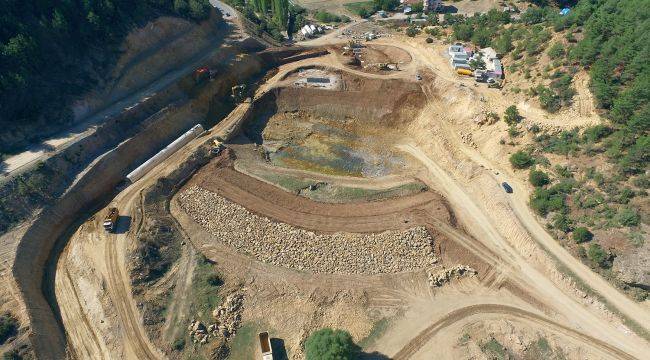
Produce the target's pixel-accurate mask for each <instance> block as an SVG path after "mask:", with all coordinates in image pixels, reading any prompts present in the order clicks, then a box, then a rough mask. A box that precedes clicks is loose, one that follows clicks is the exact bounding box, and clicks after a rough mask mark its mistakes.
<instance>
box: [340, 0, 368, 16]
mask: <svg viewBox="0 0 650 360" xmlns="http://www.w3.org/2000/svg"><path fill="white" fill-rule="evenodd" d="M343 6H345V8H346V9H348V10H349V11H350V12H351V13H353V14H357V15H359V16H360V17H362V18H364V19H365V18H367V17H370V15H371V14H372V13H373V12H374V11H375V3H374V2H373V1H360V2H354V3H347V4H345V5H343Z"/></svg>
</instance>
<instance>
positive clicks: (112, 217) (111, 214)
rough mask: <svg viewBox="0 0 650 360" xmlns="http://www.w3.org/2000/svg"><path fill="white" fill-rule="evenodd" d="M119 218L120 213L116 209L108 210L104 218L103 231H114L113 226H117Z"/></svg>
mask: <svg viewBox="0 0 650 360" xmlns="http://www.w3.org/2000/svg"><path fill="white" fill-rule="evenodd" d="M119 217H120V212H119V211H118V210H117V208H114V207H113V208H110V209H108V214H106V217H105V218H104V223H103V225H104V229H105V230H106V231H108V232H113V231H115V225H116V224H117V219H118V218H119Z"/></svg>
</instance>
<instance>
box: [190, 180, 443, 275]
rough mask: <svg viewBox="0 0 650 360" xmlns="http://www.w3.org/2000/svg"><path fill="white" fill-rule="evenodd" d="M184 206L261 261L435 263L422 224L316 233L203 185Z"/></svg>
mask: <svg viewBox="0 0 650 360" xmlns="http://www.w3.org/2000/svg"><path fill="white" fill-rule="evenodd" d="M178 199H179V202H180V205H181V208H182V209H183V210H184V211H185V212H187V213H188V214H189V215H190V216H191V217H192V218H193V219H194V220H195V221H196V222H197V223H199V224H201V226H203V227H204V228H205V229H206V230H207V231H208V232H210V233H211V234H212V235H214V236H215V237H217V238H218V239H219V240H220V241H222V242H224V243H226V244H229V245H230V246H233V247H234V248H236V249H237V250H239V251H241V252H244V253H247V254H250V255H251V256H253V257H255V258H256V259H258V260H259V261H262V262H266V263H271V264H274V265H278V266H284V267H288V268H293V269H298V270H307V271H311V272H314V273H330V274H332V273H336V274H381V273H395V272H403V271H414V270H419V269H422V268H425V267H427V266H431V265H432V264H434V263H435V262H436V261H437V259H436V258H435V256H434V255H433V246H432V245H433V239H432V238H431V236H430V235H429V234H428V233H427V230H426V229H425V228H423V227H415V228H412V229H407V230H400V231H395V230H392V231H384V232H381V233H377V234H350V233H334V234H331V235H326V234H317V233H314V232H311V231H307V230H302V229H298V228H295V227H293V226H291V225H287V224H282V223H276V222H272V221H271V220H269V219H268V218H264V217H260V216H257V215H254V214H252V213H250V212H249V211H248V210H246V209H245V208H243V207H242V206H240V205H238V204H234V203H232V202H230V201H228V200H226V199H224V198H223V197H221V196H219V195H217V194H215V193H212V192H210V191H208V190H205V189H201V188H199V187H191V188H189V189H187V190H185V191H184V192H183V193H181V194H180V195H179V197H178Z"/></svg>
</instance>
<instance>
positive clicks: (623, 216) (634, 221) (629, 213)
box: [615, 208, 641, 226]
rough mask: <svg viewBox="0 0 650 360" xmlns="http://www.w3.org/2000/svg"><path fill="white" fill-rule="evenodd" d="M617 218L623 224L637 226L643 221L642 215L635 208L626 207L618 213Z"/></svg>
mask: <svg viewBox="0 0 650 360" xmlns="http://www.w3.org/2000/svg"><path fill="white" fill-rule="evenodd" d="M615 220H616V222H618V223H619V224H621V226H637V225H639V222H641V216H639V214H638V213H637V212H636V211H635V210H632V209H630V208H624V209H621V210H620V211H619V212H618V213H617V214H616V217H615Z"/></svg>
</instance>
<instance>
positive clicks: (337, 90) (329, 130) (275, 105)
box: [244, 68, 426, 178]
mask: <svg viewBox="0 0 650 360" xmlns="http://www.w3.org/2000/svg"><path fill="white" fill-rule="evenodd" d="M285 84H286V85H285V86H283V87H279V88H276V89H275V90H273V91H270V92H268V93H267V94H265V95H264V96H263V97H262V98H260V99H259V100H257V102H256V103H255V104H254V109H253V111H252V113H251V116H250V118H249V122H248V124H247V125H245V128H244V133H245V135H246V136H247V137H248V139H250V140H251V141H253V142H254V143H255V144H258V145H261V146H262V148H263V150H264V155H265V158H266V160H267V162H269V163H270V164H272V165H273V166H277V167H283V168H293V169H299V170H307V171H313V172H318V173H324V174H329V175H342V176H353V177H366V178H368V177H370V178H372V177H380V176H386V175H390V174H395V173H399V172H401V171H403V170H405V168H406V167H407V166H408V164H407V159H405V158H404V156H403V155H401V154H400V153H399V152H398V151H396V150H395V149H394V145H395V144H396V143H397V142H398V141H399V140H400V139H401V138H402V136H403V134H402V133H400V131H401V130H402V129H404V128H405V127H406V126H407V124H408V123H409V122H410V121H412V119H414V118H415V117H416V116H417V115H418V114H419V112H420V110H421V108H422V106H423V105H424V103H425V100H426V99H425V95H424V93H423V92H422V89H421V87H420V86H419V84H417V83H415V82H409V81H404V80H396V79H375V78H364V77H358V76H355V75H352V74H349V73H346V72H340V71H331V70H327V69H313V68H312V69H302V70H299V71H297V72H296V73H294V74H291V75H290V76H288V77H287V79H285Z"/></svg>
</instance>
